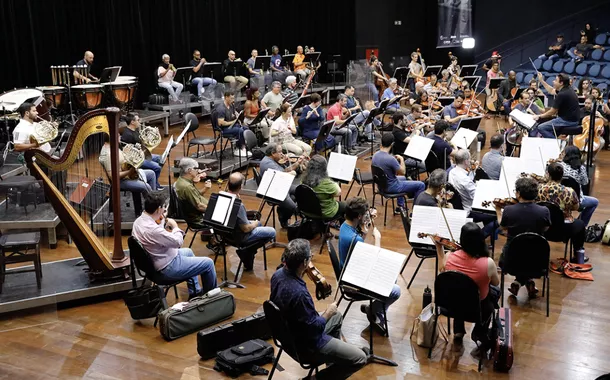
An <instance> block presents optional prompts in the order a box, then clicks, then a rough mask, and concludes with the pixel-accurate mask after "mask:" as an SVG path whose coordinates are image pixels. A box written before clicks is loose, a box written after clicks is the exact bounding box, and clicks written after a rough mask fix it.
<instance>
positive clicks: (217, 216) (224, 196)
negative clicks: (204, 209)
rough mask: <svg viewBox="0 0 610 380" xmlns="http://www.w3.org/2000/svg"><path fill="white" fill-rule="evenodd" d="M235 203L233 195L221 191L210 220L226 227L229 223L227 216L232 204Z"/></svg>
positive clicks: (229, 213)
mask: <svg viewBox="0 0 610 380" xmlns="http://www.w3.org/2000/svg"><path fill="white" fill-rule="evenodd" d="M234 202H235V196H234V195H233V194H229V193H226V192H224V191H221V192H220V193H219V194H218V198H217V199H216V206H215V207H214V212H213V213H212V220H213V221H215V222H217V223H221V224H222V225H223V226H226V225H227V224H228V222H229V216H230V215H231V210H232V209H233V203H234Z"/></svg>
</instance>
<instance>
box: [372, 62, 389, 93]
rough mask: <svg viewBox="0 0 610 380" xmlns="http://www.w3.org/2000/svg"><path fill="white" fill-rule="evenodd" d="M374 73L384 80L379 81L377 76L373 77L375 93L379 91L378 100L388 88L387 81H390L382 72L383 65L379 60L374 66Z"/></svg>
mask: <svg viewBox="0 0 610 380" xmlns="http://www.w3.org/2000/svg"><path fill="white" fill-rule="evenodd" d="M375 71H376V72H377V74H379V75H381V76H382V77H383V78H385V79H381V78H379V77H378V76H375V87H377V91H379V98H381V95H382V94H383V92H384V91H385V90H386V89H387V88H388V80H389V79H390V76H389V75H388V74H386V73H385V72H384V71H383V65H382V64H381V61H379V60H377V64H376V65H375Z"/></svg>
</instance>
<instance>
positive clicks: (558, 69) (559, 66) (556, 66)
mask: <svg viewBox="0 0 610 380" xmlns="http://www.w3.org/2000/svg"><path fill="white" fill-rule="evenodd" d="M563 66H564V62H563V61H562V60H558V61H557V62H555V63H554V64H553V71H554V72H556V73H560V72H561V71H562V70H563Z"/></svg>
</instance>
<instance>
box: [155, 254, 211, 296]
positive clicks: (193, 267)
mask: <svg viewBox="0 0 610 380" xmlns="http://www.w3.org/2000/svg"><path fill="white" fill-rule="evenodd" d="M159 275H161V277H163V278H164V279H165V280H167V281H176V282H178V281H184V280H186V284H187V286H188V289H189V296H194V295H196V294H197V293H200V292H202V293H207V292H208V291H210V290H212V289H214V288H215V287H216V285H217V284H216V268H215V267H214V260H212V259H210V258H209V257H197V256H195V254H193V251H192V250H191V249H190V248H180V249H179V250H178V255H176V257H174V259H173V260H172V261H171V262H170V263H169V264H168V265H167V266H166V267H165V268H163V269H162V270H160V271H159ZM197 276H201V281H203V286H201V285H200V284H199V279H198V278H197Z"/></svg>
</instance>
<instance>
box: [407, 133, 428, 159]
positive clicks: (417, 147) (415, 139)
mask: <svg viewBox="0 0 610 380" xmlns="http://www.w3.org/2000/svg"><path fill="white" fill-rule="evenodd" d="M433 144H434V140H432V139H429V138H427V137H422V136H417V135H415V136H411V141H410V142H409V145H407V149H405V153H404V155H405V156H408V157H411V158H415V159H416V160H420V161H425V160H426V157H428V153H430V149H432V145H433Z"/></svg>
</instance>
